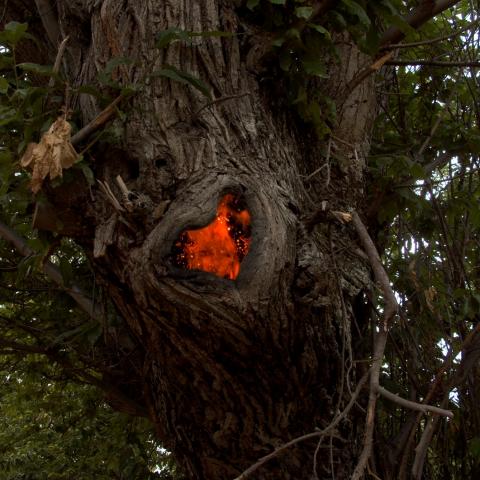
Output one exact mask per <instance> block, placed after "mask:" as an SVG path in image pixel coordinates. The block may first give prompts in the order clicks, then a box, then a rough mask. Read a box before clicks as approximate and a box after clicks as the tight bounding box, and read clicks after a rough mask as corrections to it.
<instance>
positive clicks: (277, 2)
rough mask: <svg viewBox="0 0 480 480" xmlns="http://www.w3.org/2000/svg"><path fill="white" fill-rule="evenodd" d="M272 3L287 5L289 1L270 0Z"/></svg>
mask: <svg viewBox="0 0 480 480" xmlns="http://www.w3.org/2000/svg"><path fill="white" fill-rule="evenodd" d="M268 1H269V2H270V3H274V4H275V5H285V2H286V1H287V0H268Z"/></svg>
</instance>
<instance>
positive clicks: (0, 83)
mask: <svg viewBox="0 0 480 480" xmlns="http://www.w3.org/2000/svg"><path fill="white" fill-rule="evenodd" d="M0 90H1V91H2V93H6V92H7V90H8V82H7V81H6V80H5V79H4V78H3V77H0Z"/></svg>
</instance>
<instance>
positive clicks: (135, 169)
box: [128, 162, 140, 180]
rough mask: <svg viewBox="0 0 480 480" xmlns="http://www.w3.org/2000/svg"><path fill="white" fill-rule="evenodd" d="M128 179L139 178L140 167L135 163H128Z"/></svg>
mask: <svg viewBox="0 0 480 480" xmlns="http://www.w3.org/2000/svg"><path fill="white" fill-rule="evenodd" d="M128 168H129V170H130V178H131V179H132V180H136V179H137V178H138V177H139V176H140V165H139V164H138V163H137V162H129V163H128Z"/></svg>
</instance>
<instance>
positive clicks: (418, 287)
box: [408, 260, 420, 292]
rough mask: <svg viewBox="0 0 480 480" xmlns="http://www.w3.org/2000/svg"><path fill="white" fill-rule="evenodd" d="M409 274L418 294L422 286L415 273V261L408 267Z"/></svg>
mask: <svg viewBox="0 0 480 480" xmlns="http://www.w3.org/2000/svg"><path fill="white" fill-rule="evenodd" d="M408 273H410V278H411V279H412V282H413V283H414V284H415V288H416V289H417V292H418V291H420V285H419V283H418V278H417V274H416V272H415V260H414V261H413V262H412V263H411V264H410V266H409V267H408Z"/></svg>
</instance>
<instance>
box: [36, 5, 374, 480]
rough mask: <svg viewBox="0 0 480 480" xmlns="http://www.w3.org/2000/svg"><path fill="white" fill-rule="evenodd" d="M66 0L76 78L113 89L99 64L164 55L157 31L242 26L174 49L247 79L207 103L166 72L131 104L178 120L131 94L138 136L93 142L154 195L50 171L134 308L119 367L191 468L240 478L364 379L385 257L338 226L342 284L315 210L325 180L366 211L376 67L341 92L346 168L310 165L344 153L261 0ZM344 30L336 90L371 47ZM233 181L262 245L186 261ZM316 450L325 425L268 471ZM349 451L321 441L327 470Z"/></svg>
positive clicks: (123, 307)
mask: <svg viewBox="0 0 480 480" xmlns="http://www.w3.org/2000/svg"><path fill="white" fill-rule="evenodd" d="M56 8H58V18H59V31H60V34H61V35H60V36H61V38H64V37H65V36H67V35H70V40H69V43H68V47H67V52H66V54H65V56H64V61H63V66H64V69H65V71H66V73H67V77H68V80H69V82H70V85H71V86H72V87H74V88H75V87H78V86H80V85H93V86H96V87H97V88H99V89H100V86H99V85H98V83H97V80H96V77H97V74H98V71H99V70H100V69H104V68H105V66H106V64H107V62H108V61H109V60H110V59H112V58H113V57H116V56H125V57H131V58H133V59H136V60H137V59H138V60H141V61H142V62H143V64H144V65H148V64H149V63H150V62H152V60H153V58H154V56H155V55H156V49H155V34H156V33H157V32H159V31H161V30H166V29H167V28H170V27H180V28H183V29H186V30H189V31H195V32H201V31H207V30H221V31H225V32H231V33H239V34H240V35H237V36H233V37H228V38H218V37H213V38H207V37H196V38H193V39H192V45H191V46H188V45H186V44H184V43H181V42H174V43H172V44H171V45H170V46H169V47H168V48H167V49H166V50H165V51H164V53H163V54H162V58H161V59H160V60H159V62H158V63H159V65H160V64H161V63H163V62H167V63H169V64H171V65H174V66H176V67H177V68H179V69H181V70H184V71H187V72H189V73H191V74H193V75H196V76H197V77H199V78H201V79H202V80H203V81H204V82H205V83H206V84H207V85H208V87H209V89H210V91H211V93H212V95H213V97H214V98H216V99H218V98H221V97H226V96H233V95H238V94H241V93H247V92H248V94H247V95H244V96H242V97H237V98H232V99H230V100H225V101H222V102H218V103H216V104H214V105H212V106H211V107H208V108H205V109H203V110H202V111H201V112H200V113H199V114H198V115H195V112H196V111H197V110H199V109H200V108H201V107H202V106H203V105H204V104H205V103H206V102H207V100H206V99H205V97H202V96H201V95H200V93H199V92H197V91H196V90H194V89H193V88H192V87H190V86H186V85H183V84H179V83H176V82H171V81H168V80H166V79H159V78H155V77H152V78H150V79H149V80H148V81H147V84H146V86H145V88H143V89H142V90H141V91H140V92H139V93H138V94H137V95H136V96H135V97H133V99H132V100H131V104H132V105H134V106H136V107H139V108H141V109H148V110H151V111H153V112H155V114H157V115H158V116H159V117H160V118H161V119H162V120H163V121H162V122H161V123H160V122H158V121H157V120H156V119H155V118H154V117H153V116H150V115H147V114H144V113H139V112H138V111H136V110H130V111H129V113H128V117H127V119H126V121H125V122H124V123H123V126H124V134H123V136H122V139H121V142H120V144H117V145H104V146H100V147H97V148H96V149H95V150H93V151H92V169H93V170H94V173H95V177H96V178H97V179H99V180H102V181H105V182H107V183H108V184H109V186H110V187H111V189H112V191H113V192H114V194H115V195H116V196H117V198H119V199H121V192H120V190H119V188H118V186H117V183H116V181H115V178H116V177H117V176H118V175H121V177H122V178H123V180H124V181H125V183H126V185H127V187H128V188H129V189H130V190H131V191H133V192H135V193H136V194H137V195H138V196H139V201H138V205H139V206H138V208H137V210H136V211H134V212H133V213H128V212H125V213H122V214H121V215H120V214H119V213H118V212H116V211H115V209H114V208H113V206H112V204H111V203H110V202H109V200H108V198H107V197H106V195H105V194H104V193H103V192H102V191H101V190H100V189H98V188H92V190H91V194H90V191H89V189H88V188H87V184H86V181H84V179H83V178H80V177H79V178H78V179H77V178H76V179H75V181H74V183H64V184H63V185H62V186H60V187H57V188H56V189H52V188H50V187H46V189H45V191H46V192H47V194H48V196H49V200H50V201H51V203H52V205H53V206H54V207H55V208H56V209H57V211H58V218H59V219H60V220H61V221H62V222H63V223H64V224H68V225H69V233H70V234H71V235H72V237H74V238H76V239H77V240H78V241H79V242H80V243H81V244H82V245H83V246H84V248H85V251H86V252H87V256H88V258H89V261H90V263H91V266H92V269H93V271H94V272H95V274H96V278H97V283H98V284H101V285H102V286H103V287H104V288H105V289H106V290H107V291H108V293H109V295H110V297H111V298H112V300H113V302H114V304H115V306H116V308H117V309H118V311H119V312H120V313H121V315H122V316H123V318H124V319H125V322H126V326H125V327H124V328H123V329H122V332H123V336H124V340H123V341H120V342H119V344H120V345H121V346H120V347H119V348H120V350H121V351H123V352H124V353H125V354H126V355H129V356H128V360H126V361H125V362H124V363H123V364H121V366H120V367H118V368H122V369H123V370H124V373H125V375H124V376H123V377H122V378H123V380H122V381H121V382H120V381H119V380H118V379H116V380H115V379H110V381H112V382H114V381H115V382H116V384H117V386H118V387H119V388H121V389H122V391H124V392H125V393H127V394H128V395H130V396H132V397H133V398H135V399H136V400H137V402H139V403H140V404H142V405H145V406H147V407H148V408H149V410H150V412H151V413H152V417H153V418H154V419H155V422H156V426H157V430H158V432H159V435H160V437H161V439H162V441H163V442H164V445H165V448H167V449H169V450H170V451H172V452H173V454H174V456H175V458H176V460H177V462H178V464H179V465H180V467H181V468H182V469H183V470H184V472H185V475H186V476H187V478H191V479H219V480H220V479H222V480H224V479H230V478H235V477H236V476H238V475H239V473H241V472H242V471H243V470H244V469H246V468H247V467H249V466H250V465H251V464H252V463H254V462H255V461H256V460H257V459H259V458H260V457H262V456H264V455H266V454H268V453H270V452H271V451H273V450H274V449H275V448H276V447H278V446H280V445H282V444H284V443H285V442H288V441H289V440H292V439H293V438H295V437H298V436H300V435H303V434H306V433H309V432H311V431H313V430H314V429H315V428H316V427H318V428H322V427H324V426H326V425H328V424H329V423H330V422H331V420H332V419H333V416H334V414H335V410H336V406H337V403H338V402H339V401H340V408H341V407H342V406H344V405H345V404H346V402H348V400H349V398H350V397H349V389H351V391H353V389H354V388H355V382H356V377H355V369H352V370H351V371H350V374H349V377H348V379H347V378H346V375H347V369H346V368H345V369H344V371H345V374H344V377H345V378H343V379H342V378H341V377H342V371H343V370H342V351H344V352H345V358H346V359H347V360H348V362H350V364H351V361H352V360H353V359H354V356H355V352H354V351H353V349H354V347H353V340H354V337H355V335H356V334H357V330H356V328H357V327H355V326H354V325H355V321H354V317H356V322H357V323H358V324H360V326H361V322H362V318H361V317H360V316H359V315H358V312H357V311H356V309H355V304H356V303H355V298H356V297H357V296H358V295H359V293H360V292H361V290H362V289H363V288H364V287H365V285H367V284H368V267H367V261H366V260H365V257H364V255H363V254H362V252H361V251H360V249H359V247H358V246H357V242H356V237H355V234H354V232H353V229H352V228H351V227H350V226H349V225H343V226H342V225H339V224H335V225H333V226H332V227H331V228H332V235H333V249H334V257H335V260H336V265H337V272H338V278H339V279H340V284H341V289H339V287H338V285H339V283H338V278H337V273H336V271H335V269H334V261H333V258H332V252H331V251H330V246H329V235H328V227H327V226H324V225H321V226H317V227H316V228H315V229H314V231H313V232H312V233H311V234H310V233H308V232H307V231H306V229H305V227H304V226H303V223H302V220H303V219H304V218H305V216H306V215H308V213H309V212H311V210H312V209H313V207H312V204H311V201H310V200H309V199H308V197H307V192H306V190H308V195H309V196H310V197H311V198H312V199H313V200H314V201H315V202H320V201H321V200H329V201H330V203H331V204H332V207H333V209H335V210H338V211H344V212H351V211H353V210H356V211H361V209H362V201H363V200H364V197H365V161H364V157H365V156H366V155H367V153H368V150H369V143H370V135H371V129H372V124H373V118H374V114H375V95H374V89H373V79H371V78H370V79H367V80H366V81H365V82H364V83H363V84H362V85H360V86H359V87H358V88H357V89H356V90H355V91H354V92H353V94H352V95H350V96H349V97H348V99H347V100H346V101H345V102H344V104H343V105H342V106H341V108H340V110H339V127H338V129H336V131H334V135H335V137H336V138H340V139H341V140H342V139H343V140H344V141H346V142H347V143H342V142H341V141H337V140H335V139H334V140H333V143H332V146H331V149H332V155H333V154H335V155H336V156H337V160H336V159H333V161H331V171H330V172H329V173H327V170H328V169H327V168H324V169H323V170H322V171H321V172H320V173H319V174H318V175H316V176H314V177H313V178H312V179H311V180H309V181H308V182H304V180H303V178H304V177H305V176H308V175H309V174H310V173H312V172H314V171H315V170H317V169H318V168H319V167H321V166H322V165H323V164H324V163H325V161H326V158H325V157H326V150H327V145H326V143H325V142H319V141H318V139H317V137H316V135H315V132H314V131H313V129H312V128H311V127H310V126H309V125H307V124H305V123H303V122H302V121H301V120H300V119H299V118H298V116H297V114H296V113H295V111H294V110H293V109H291V108H289V107H287V104H286V100H285V94H284V85H283V82H282V79H281V74H280V71H279V69H278V67H277V64H276V60H275V59H274V57H273V56H272V52H271V47H270V46H269V43H268V42H269V38H268V36H267V35H266V34H265V33H264V32H263V31H262V30H261V29H260V28H259V27H258V26H255V25H254V24H252V23H249V21H248V19H249V13H248V10H247V9H246V8H245V5H244V2H241V1H240V0H236V1H231V0H228V1H227V0H201V1H200V0H169V1H160V0H156V1H154V0H142V1H138V0H122V1H119V0H105V1H103V2H99V1H93V0H75V1H74V0H64V1H62V2H58V3H57V5H56ZM336 41H337V43H338V47H339V49H340V51H341V54H342V57H343V63H342V65H341V66H336V65H334V64H333V63H332V64H331V65H330V66H329V68H330V71H329V73H330V75H331V78H330V79H329V80H323V81H322V82H319V87H320V88H321V89H322V91H323V93H325V94H327V95H329V96H331V97H335V95H336V94H337V93H338V92H341V91H342V88H343V87H344V86H345V85H346V84H347V83H348V81H349V80H351V79H352V78H353V76H354V75H355V74H356V73H357V72H359V71H361V70H362V69H363V68H365V67H366V66H368V65H369V63H371V59H369V58H368V57H366V56H365V55H363V54H361V53H359V51H358V50H357V49H356V47H355V46H354V44H353V42H351V41H350V40H349V38H348V36H347V35H345V34H338V35H337V37H336ZM158 68H160V67H158ZM114 74H115V75H116V78H117V80H118V81H119V82H122V83H123V84H128V83H132V82H135V81H137V80H138V77H139V76H140V72H138V70H135V69H134V68H132V66H131V65H126V66H125V67H122V68H117V69H116V70H115V71H114ZM127 77H128V78H127ZM102 88H103V89H105V87H102ZM106 93H107V92H106ZM110 93H112V92H110ZM79 97H80V98H79ZM76 98H77V100H74V101H75V102H76V104H75V105H74V106H75V107H76V108H80V109H81V111H82V121H83V123H84V125H86V124H87V123H88V122H90V121H91V120H92V119H93V118H95V116H96V115H98V113H99V112H100V110H101V109H100V107H99V105H98V100H97V99H96V98H94V97H91V96H88V95H81V96H77V97H76ZM118 123H119V124H120V123H121V122H120V120H118ZM353 147H354V148H353ZM355 149H356V153H355ZM339 156H341V157H343V161H340V160H338V157H339ZM332 158H333V157H332ZM226 193H233V194H235V195H237V196H239V197H241V198H243V199H244V201H245V202H246V205H247V209H248V211H249V213H250V216H251V218H252V239H251V247H250V251H249V253H248V255H247V257H246V259H245V262H244V263H243V265H242V267H241V269H240V274H239V277H238V279H237V280H236V281H232V280H227V279H223V278H220V277H217V276H215V275H213V274H210V273H206V272H201V271H198V270H189V271H186V270H180V269H178V268H176V267H174V266H173V265H172V264H171V262H170V261H169V257H170V255H171V250H172V247H173V245H174V244H175V242H176V241H177V240H178V238H179V237H180V235H181V234H182V232H183V231H185V230H187V229H195V228H201V227H205V226H206V225H208V224H209V223H210V222H211V221H212V220H213V219H214V217H215V214H216V208H217V205H218V202H219V200H220V198H221V197H222V195H224V194H226ZM167 200H169V201H170V203H169V204H168V208H167V210H166V212H165V214H164V216H163V217H162V218H161V219H156V218H155V215H154V212H155V209H156V208H157V206H158V205H159V204H161V203H162V202H164V201H167ZM67 220H68V221H67ZM75 225H76V226H75ZM341 297H343V299H344V302H345V308H346V318H344V315H343V313H342V304H341ZM120 333H121V332H115V333H111V336H113V335H116V334H118V335H119V336H120ZM127 334H128V335H127ZM342 339H345V341H344V342H343V340H342ZM117 340H118V339H117ZM342 380H343V384H344V388H343V396H342V398H340V399H339V397H340V395H341V394H342V392H341V385H342ZM111 403H112V404H113V405H114V406H115V407H116V408H118V409H120V410H122V405H121V404H118V403H115V400H114V399H111ZM123 409H124V410H125V409H126V410H128V408H127V407H125V408H123ZM356 416H359V418H361V417H362V414H361V413H359V412H358V411H357V412H354V413H353V414H352V415H350V417H349V419H347V421H345V422H343V423H342V424H341V428H340V429H339V431H338V432H337V433H336V436H335V437H334V438H333V458H334V464H333V465H334V469H335V478H337V479H342V478H347V477H349V474H350V473H351V471H352V470H353V467H354V465H355V461H356V458H357V456H358V452H359V451H360V448H361V444H362V440H363V431H362V421H361V420H359V421H357V420H356V418H355V417H356ZM339 438H340V439H339ZM329 444H330V441H329V439H328V441H325V445H326V446H327V445H329ZM315 448H316V443H315V442H314V443H308V442H306V443H305V444H300V445H298V446H297V447H295V448H293V449H292V450H291V451H288V453H285V454H282V455H281V456H279V457H278V458H277V459H275V460H274V461H271V462H269V463H268V464H266V465H265V467H263V468H262V469H260V470H259V471H258V472H256V473H255V474H253V475H252V478H262V479H280V478H282V479H283V478H285V479H289V478H292V479H293V478H295V479H297V478H310V477H311V476H312V474H313V454H314V451H315ZM329 455H330V451H329V449H325V448H320V449H319V453H318V457H317V462H318V465H319V466H318V474H319V476H320V478H322V476H327V475H329V476H331V468H332V466H331V464H330V460H329Z"/></svg>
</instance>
